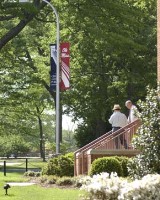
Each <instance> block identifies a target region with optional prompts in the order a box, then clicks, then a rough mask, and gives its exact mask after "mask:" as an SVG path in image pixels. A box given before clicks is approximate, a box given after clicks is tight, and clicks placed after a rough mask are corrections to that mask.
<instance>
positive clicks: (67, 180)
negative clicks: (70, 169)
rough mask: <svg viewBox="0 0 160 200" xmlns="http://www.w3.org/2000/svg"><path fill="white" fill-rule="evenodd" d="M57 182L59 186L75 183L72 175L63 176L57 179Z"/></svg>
mask: <svg viewBox="0 0 160 200" xmlns="http://www.w3.org/2000/svg"><path fill="white" fill-rule="evenodd" d="M56 184H57V185H59V186H65V185H73V184H74V179H73V178H72V177H65V176H63V177H61V178H58V179H57V181H56Z"/></svg>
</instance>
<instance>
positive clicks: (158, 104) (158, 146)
mask: <svg viewBox="0 0 160 200" xmlns="http://www.w3.org/2000/svg"><path fill="white" fill-rule="evenodd" d="M147 90H148V94H147V96H146V99H145V101H144V102H143V101H139V102H138V105H139V108H140V110H141V112H139V114H138V117H139V119H140V120H141V122H142V125H141V126H140V128H139V129H138V131H137V136H135V137H134V138H133V140H132V146H133V147H134V148H135V149H139V150H140V151H141V153H140V154H139V155H137V156H135V157H134V158H133V159H131V160H130V162H129V163H128V172H129V175H130V176H131V177H132V178H133V179H135V178H141V177H143V176H145V175H147V174H153V173H158V174H160V99H159V98H158V97H157V94H160V88H158V89H157V90H154V89H152V90H150V89H149V88H147Z"/></svg>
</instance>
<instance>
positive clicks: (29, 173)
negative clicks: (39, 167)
mask: <svg viewBox="0 0 160 200" xmlns="http://www.w3.org/2000/svg"><path fill="white" fill-rule="evenodd" d="M24 176H29V177H39V176H41V173H40V172H35V171H27V172H25V173H24Z"/></svg>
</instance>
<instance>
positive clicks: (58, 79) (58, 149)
mask: <svg viewBox="0 0 160 200" xmlns="http://www.w3.org/2000/svg"><path fill="white" fill-rule="evenodd" d="M42 1H44V2H45V3H47V4H48V5H49V6H50V7H51V8H52V10H53V13H54V14H55V16H56V24H57V74H56V154H59V153H60V137H59V109H60V89H59V83H60V77H59V75H60V69H59V68H60V67H59V16H58V13H57V11H56V9H55V8H54V7H53V5H52V4H51V3H50V2H48V1H47V0H42Z"/></svg>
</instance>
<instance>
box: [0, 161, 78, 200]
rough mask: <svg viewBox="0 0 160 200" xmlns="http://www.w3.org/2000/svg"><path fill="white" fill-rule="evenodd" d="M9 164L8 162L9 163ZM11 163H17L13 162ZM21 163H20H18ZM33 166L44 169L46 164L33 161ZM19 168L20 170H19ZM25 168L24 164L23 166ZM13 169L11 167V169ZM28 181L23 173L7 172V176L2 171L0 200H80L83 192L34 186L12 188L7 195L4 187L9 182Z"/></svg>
mask: <svg viewBox="0 0 160 200" xmlns="http://www.w3.org/2000/svg"><path fill="white" fill-rule="evenodd" d="M7 162H8V161H7ZM10 162H17V160H12V161H10ZM18 162H20V161H18ZM32 165H36V166H39V167H42V166H43V165H44V163H42V162H41V161H32ZM19 167H20V166H19ZM19 167H18V168H19ZM21 167H22V168H23V167H24V164H23V165H22V166H21ZM9 168H10V169H11V167H9ZM27 181H28V179H27V178H24V177H23V173H22V172H18V171H17V172H7V174H6V176H4V173H3V171H2V168H1V170H0V200H79V199H80V198H79V195H80V194H82V191H80V190H79V189H62V188H51V187H48V188H47V187H41V186H39V185H32V186H12V187H11V188H9V189H8V195H5V190H4V189H3V186H4V185H5V184H6V183H7V182H27Z"/></svg>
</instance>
